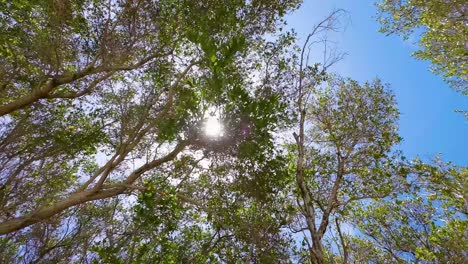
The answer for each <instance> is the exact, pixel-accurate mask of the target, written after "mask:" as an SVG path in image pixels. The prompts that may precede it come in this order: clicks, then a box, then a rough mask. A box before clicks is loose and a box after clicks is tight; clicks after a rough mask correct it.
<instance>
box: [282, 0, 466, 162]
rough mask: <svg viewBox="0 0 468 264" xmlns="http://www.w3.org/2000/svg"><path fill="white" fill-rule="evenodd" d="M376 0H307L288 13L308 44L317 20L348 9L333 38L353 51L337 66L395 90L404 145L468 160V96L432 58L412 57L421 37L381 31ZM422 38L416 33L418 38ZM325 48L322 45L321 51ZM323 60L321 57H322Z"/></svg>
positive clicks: (412, 152)
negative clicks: (433, 66)
mask: <svg viewBox="0 0 468 264" xmlns="http://www.w3.org/2000/svg"><path fill="white" fill-rule="evenodd" d="M373 3H374V1H364V0H359V1H358V0H355V1H349V0H341V1H339V0H332V1H325V0H306V1H305V2H304V4H303V5H302V6H301V8H300V9H299V10H297V11H296V12H295V13H293V14H292V15H290V16H288V17H287V22H288V24H289V26H290V27H293V28H295V29H296V31H297V33H298V36H299V37H300V40H301V42H300V43H302V42H303V41H304V39H305V36H306V34H307V33H309V32H310V30H311V29H312V27H313V25H314V24H315V23H317V22H319V21H320V20H321V19H323V18H324V17H325V16H326V15H327V14H329V13H330V11H331V10H333V9H334V8H343V9H345V10H346V11H347V12H348V13H347V15H346V16H347V19H346V20H345V21H344V23H343V26H346V27H345V29H344V31H342V32H340V33H337V34H334V35H332V36H331V37H330V40H334V41H337V42H338V43H337V47H338V48H339V49H340V50H341V51H343V52H346V53H347V54H348V55H347V56H346V57H345V59H344V60H342V61H340V62H339V63H338V64H336V65H335V66H334V68H333V69H332V71H334V72H337V73H339V74H341V75H342V76H345V77H351V78H353V79H356V80H358V81H366V80H372V79H374V78H375V77H379V78H381V79H382V80H383V82H384V83H388V84H390V87H391V88H392V90H393V91H394V93H395V95H396V98H397V102H398V107H399V110H400V112H401V116H400V135H401V136H402V137H403V140H404V141H403V143H402V144H401V146H400V149H402V150H403V152H404V155H405V156H406V157H408V158H413V157H415V156H420V157H421V158H422V159H423V160H428V159H431V158H432V157H433V156H435V155H437V154H439V153H440V154H442V157H443V158H444V160H447V161H453V162H455V163H457V164H459V165H468V120H467V119H465V118H464V117H463V116H462V114H459V113H455V112H454V110H456V109H464V110H468V97H465V96H462V95H461V94H459V93H457V92H455V91H454V90H453V89H451V88H450V87H449V86H448V85H447V84H445V83H444V82H443V81H442V78H441V77H439V76H436V75H434V74H432V73H431V72H430V71H429V68H428V66H429V63H428V62H426V61H420V60H417V59H415V58H413V57H411V56H410V54H411V52H412V51H414V50H415V48H416V47H417V46H416V45H415V44H414V42H415V40H409V41H406V42H405V41H403V40H402V39H401V38H400V37H398V36H386V35H385V34H382V33H379V32H378V29H379V24H378V22H377V21H376V20H375V18H374V17H375V12H376V8H375V7H374V5H373ZM415 39H416V38H415ZM318 48H319V47H317V50H319V49H318ZM318 60H319V61H320V60H321V59H319V58H318Z"/></svg>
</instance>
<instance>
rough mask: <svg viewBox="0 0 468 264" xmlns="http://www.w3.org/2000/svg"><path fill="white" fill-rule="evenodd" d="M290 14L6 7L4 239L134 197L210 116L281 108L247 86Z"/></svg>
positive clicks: (257, 5) (48, 4) (132, 6)
mask: <svg viewBox="0 0 468 264" xmlns="http://www.w3.org/2000/svg"><path fill="white" fill-rule="evenodd" d="M296 5H297V3H296V2H295V1H274V2H271V1H265V2H263V1H246V2H244V1H225V2H220V1H209V2H206V1H162V2H153V1H115V2H107V1H14V2H11V3H10V2H5V1H3V2H2V3H1V6H0V7H1V8H0V10H1V12H2V16H1V17H2V18H1V20H0V25H1V28H2V34H1V35H2V45H1V47H2V56H1V57H2V59H1V60H2V63H1V64H2V66H1V73H2V74H1V75H0V77H1V87H2V90H1V93H2V96H1V98H2V99H0V115H1V116H2V117H1V118H2V119H1V121H0V122H2V128H1V129H2V130H1V135H0V142H1V143H0V149H1V151H0V152H1V154H0V162H1V163H0V169H1V172H0V173H1V187H0V188H1V189H2V193H1V199H0V206H1V208H2V210H1V212H2V213H1V216H0V219H1V223H0V234H7V233H11V232H15V231H17V230H20V229H23V228H25V227H27V226H30V225H32V224H35V223H38V222H41V221H45V220H47V219H50V218H51V217H57V216H59V215H61V214H62V213H64V212H65V211H66V210H67V209H69V208H73V207H75V206H78V205H81V204H83V203H86V202H91V201H96V200H101V199H109V198H111V197H116V196H118V195H121V194H128V193H131V192H133V191H135V190H137V189H138V188H139V186H140V187H141V185H142V180H143V179H142V178H146V177H148V175H150V174H151V171H153V170H154V169H155V168H159V167H161V166H162V165H164V164H166V163H168V162H171V161H173V160H174V159H176V157H177V156H178V155H179V154H180V153H181V152H183V151H184V150H186V149H187V148H188V147H189V146H192V147H193V146H198V147H200V146H201V147H203V146H205V145H207V143H206V142H205V141H204V140H203V139H202V137H201V135H200V126H201V124H202V122H203V118H204V115H205V113H206V112H207V111H208V109H209V107H210V106H216V107H219V108H224V107H230V108H227V109H226V112H227V113H228V114H231V113H230V110H231V108H232V109H236V108H238V107H239V105H244V104H246V103H254V102H259V103H261V102H269V101H271V102H277V100H276V101H275V100H270V98H274V97H275V96H276V95H275V94H270V95H263V94H258V93H257V95H255V94H253V92H254V91H255V90H259V91H260V90H261V89H262V88H263V86H261V85H256V84H252V83H251V82H249V81H248V79H247V77H248V73H249V67H251V66H252V63H250V62H249V61H248V60H244V59H245V58H246V57H247V56H248V54H249V53H251V51H252V50H253V49H254V48H255V47H257V46H258V45H260V43H261V42H262V41H263V40H262V36H263V34H264V33H265V32H274V31H275V28H276V24H277V19H278V18H279V17H280V16H281V15H284V13H285V12H287V11H288V10H290V9H291V8H294V7H295V6H296ZM45 47H47V48H45ZM231 98H236V99H235V100H233V99H231ZM225 102H230V104H229V105H227V104H225ZM261 106H262V105H260V107H261ZM268 107H270V108H269V109H270V110H271V109H275V107H274V106H271V105H270V106H268ZM256 111H257V112H254V113H252V118H255V115H258V114H264V112H262V111H261V109H257V110H256ZM266 111H268V110H266ZM231 112H232V111H231ZM233 113H234V112H233ZM238 113H239V114H242V112H238ZM244 113H246V114H249V113H250V112H248V111H247V112H245V111H244ZM233 117H234V115H233ZM255 120H259V118H257V119H255ZM232 122H233V123H235V122H236V121H235V119H234V120H233V121H232ZM236 125H239V124H236ZM253 125H256V124H255V123H253ZM268 125H269V121H268V120H264V121H263V123H262V126H260V125H259V126H258V127H257V128H258V129H256V130H254V129H252V135H254V132H257V131H258V132H259V133H264V132H261V131H264V130H267V129H268V128H269V127H268ZM232 136H235V135H232ZM241 139H242V137H238V140H237V139H236V142H231V143H232V144H231V145H230V146H233V147H235V146H237V147H238V146H239V145H242V140H241ZM265 139H266V140H267V139H268V138H265ZM226 143H229V142H223V144H226ZM236 144H237V145H236ZM102 156H104V157H105V158H104V159H105V160H106V161H105V162H103V158H99V157H102ZM137 161H138V162H137ZM132 164H133V165H132ZM132 166H135V167H133V168H132Z"/></svg>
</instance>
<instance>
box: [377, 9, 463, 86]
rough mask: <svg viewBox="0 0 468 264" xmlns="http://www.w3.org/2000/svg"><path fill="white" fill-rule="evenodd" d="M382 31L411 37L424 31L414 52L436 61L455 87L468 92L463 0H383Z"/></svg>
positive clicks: (438, 71) (437, 69) (435, 67)
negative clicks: (418, 48)
mask: <svg viewBox="0 0 468 264" xmlns="http://www.w3.org/2000/svg"><path fill="white" fill-rule="evenodd" d="M377 7H378V20H379V22H380V23H381V25H382V28H381V29H380V31H381V32H384V33H387V34H398V35H402V36H403V37H404V38H406V39H407V38H408V37H409V36H410V35H412V34H420V39H419V47H420V50H418V51H416V52H415V53H414V54H413V55H414V56H415V57H416V58H419V59H423V60H428V61H430V62H431V63H432V68H431V69H432V70H433V71H434V72H435V73H436V74H440V75H442V76H443V77H444V79H445V80H446V81H447V82H448V83H449V84H450V85H451V86H452V87H454V88H455V89H457V90H459V91H461V92H462V93H463V94H465V95H466V94H467V93H468V83H467V81H468V79H467V76H468V54H467V49H468V46H467V43H468V28H467V27H466V23H467V22H468V19H467V12H468V10H467V8H466V1H463V0H450V1H442V0H429V1H428V0H411V1H409V0H398V1H396V0H383V1H381V2H380V3H378V4H377Z"/></svg>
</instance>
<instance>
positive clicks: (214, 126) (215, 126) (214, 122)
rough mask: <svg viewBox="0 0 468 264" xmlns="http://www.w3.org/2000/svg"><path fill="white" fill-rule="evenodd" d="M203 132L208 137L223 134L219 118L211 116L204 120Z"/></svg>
mask: <svg viewBox="0 0 468 264" xmlns="http://www.w3.org/2000/svg"><path fill="white" fill-rule="evenodd" d="M205 134H206V135H207V136H209V137H221V136H223V125H222V124H221V122H219V118H218V117H216V116H211V117H209V118H207V119H206V121H205Z"/></svg>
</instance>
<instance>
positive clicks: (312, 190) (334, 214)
mask: <svg viewBox="0 0 468 264" xmlns="http://www.w3.org/2000/svg"><path fill="white" fill-rule="evenodd" d="M308 89H311V90H312V91H313V92H312V93H311V95H310V99H309V100H308V101H305V107H304V110H303V111H304V112H303V113H302V115H303V116H304V119H303V120H304V124H305V125H304V126H305V127H307V128H308V129H307V132H306V133H303V136H302V138H303V139H302V140H301V137H300V136H299V135H295V137H296V144H297V147H298V148H300V149H302V151H301V152H299V155H298V157H297V165H296V183H297V189H298V191H297V196H298V201H299V202H298V204H297V206H298V208H299V211H300V214H301V215H302V217H301V218H300V220H299V221H298V223H296V225H295V227H294V229H295V230H297V231H300V230H307V231H308V232H309V234H310V239H311V242H308V245H309V251H310V258H311V261H312V263H324V249H323V244H322V240H323V238H324V236H325V233H326V232H327V229H329V225H330V223H331V222H333V221H334V220H335V219H338V220H341V218H342V217H343V216H346V215H347V214H348V213H349V210H350V208H351V207H352V204H353V203H355V202H356V201H359V200H363V199H369V198H383V197H386V196H388V195H390V194H391V193H392V192H393V191H394V190H395V189H396V188H398V187H399V184H400V183H399V181H395V177H392V176H393V175H394V174H395V173H396V172H397V171H398V169H397V168H398V166H399V159H398V155H397V153H393V151H392V147H393V146H394V145H395V144H396V143H398V142H399V141H400V137H399V136H398V135H397V126H396V120H397V117H398V111H397V109H396V107H395V102H394V99H393V95H392V94H391V93H390V92H389V91H388V90H387V89H386V88H385V86H384V85H383V84H381V82H380V81H379V80H376V81H374V82H372V83H365V84H363V85H360V84H359V83H357V82H356V81H353V80H349V79H340V78H333V77H332V78H331V79H330V80H329V82H328V85H325V86H324V87H316V86H313V87H308ZM306 239H307V237H306Z"/></svg>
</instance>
